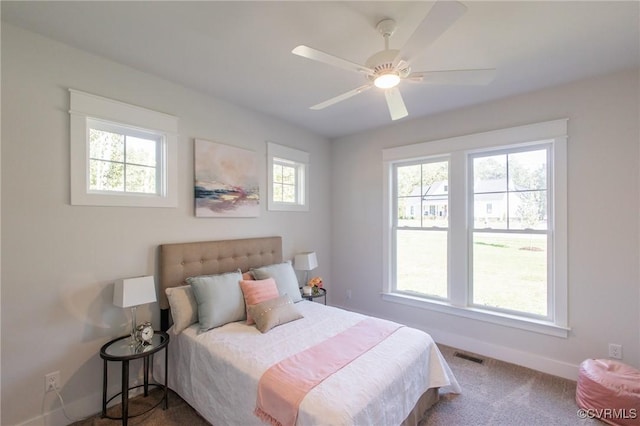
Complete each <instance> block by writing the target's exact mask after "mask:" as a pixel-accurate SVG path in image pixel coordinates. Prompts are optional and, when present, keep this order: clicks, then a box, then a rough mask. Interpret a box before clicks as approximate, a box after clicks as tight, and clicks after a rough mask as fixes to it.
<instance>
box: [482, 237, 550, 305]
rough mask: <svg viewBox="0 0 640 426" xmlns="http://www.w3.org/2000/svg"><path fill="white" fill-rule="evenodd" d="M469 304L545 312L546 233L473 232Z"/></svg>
mask: <svg viewBox="0 0 640 426" xmlns="http://www.w3.org/2000/svg"><path fill="white" fill-rule="evenodd" d="M473 303H474V304H476V305H481V306H487V307H494V308H500V309H506V310H511V311H518V312H524V313H527V314H532V315H540V316H546V315H547V236H546V235H540V234H494V233H491V234H488V233H481V232H474V233H473Z"/></svg>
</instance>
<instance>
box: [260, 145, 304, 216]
mask: <svg viewBox="0 0 640 426" xmlns="http://www.w3.org/2000/svg"><path fill="white" fill-rule="evenodd" d="M275 158H280V159H282V160H288V161H292V162H293V163H295V166H296V173H297V177H296V180H297V182H298V183H297V188H296V190H297V199H298V200H299V201H298V202H297V203H282V202H277V201H275V200H274V199H273V164H274V159H275ZM267 186H268V187H269V189H268V191H267V193H268V194H269V195H268V197H267V208H268V210H272V211H308V210H309V153H308V152H304V151H301V150H299V149H295V148H289V147H287V146H283V145H278V144H276V143H273V142H267Z"/></svg>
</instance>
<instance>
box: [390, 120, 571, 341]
mask: <svg viewBox="0 0 640 426" xmlns="http://www.w3.org/2000/svg"><path fill="white" fill-rule="evenodd" d="M383 159H384V161H385V163H384V164H385V165H384V169H385V174H386V177H385V212H387V214H386V215H385V220H386V222H387V224H388V228H387V229H388V232H385V235H384V250H385V252H384V259H385V262H384V267H385V280H386V282H385V286H384V289H383V299H384V300H387V301H392V302H397V303H404V304H409V305H413V306H418V307H422V308H426V309H433V310H437V311H441V312H447V313H452V314H455V315H460V316H466V317H469V318H474V319H478V320H484V321H488V322H494V323H498V324H502V325H507V326H513V327H517V328H523V329H527V330H533V331H538V332H542V333H546V334H551V335H556V336H564V337H566V335H567V331H568V325H567V317H568V315H567V280H566V231H567V229H566V120H558V121H554V122H546V123H539V124H536V125H530V126H522V127H517V128H511V129H504V130H498V131H494V132H488V133H482V134H477V135H468V136H464V137H459V138H453V139H448V140H442V141H434V142H428V143H422V144H415V145H409V146H405V147H397V148H389V149H386V150H384V152H383ZM434 171H437V172H434ZM419 204H421V205H422V211H423V212H424V213H423V215H422V216H421V217H420V218H407V217H404V216H403V212H404V211H405V210H406V206H407V205H419Z"/></svg>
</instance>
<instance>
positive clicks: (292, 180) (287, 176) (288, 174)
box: [282, 166, 296, 185]
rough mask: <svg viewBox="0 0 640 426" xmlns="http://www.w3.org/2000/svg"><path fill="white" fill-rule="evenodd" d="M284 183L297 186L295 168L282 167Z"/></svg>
mask: <svg viewBox="0 0 640 426" xmlns="http://www.w3.org/2000/svg"><path fill="white" fill-rule="evenodd" d="M282 182H283V183H286V184H289V185H295V184H296V169H295V167H290V166H282Z"/></svg>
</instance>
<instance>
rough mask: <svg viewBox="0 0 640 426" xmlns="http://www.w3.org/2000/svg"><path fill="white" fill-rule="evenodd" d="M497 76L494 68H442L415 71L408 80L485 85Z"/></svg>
mask: <svg viewBox="0 0 640 426" xmlns="http://www.w3.org/2000/svg"><path fill="white" fill-rule="evenodd" d="M495 76H496V70H495V69H494V68H487V69H475V70H474V69H471V70H442V71H425V72H414V73H411V74H409V75H408V76H407V77H406V80H408V81H416V82H419V83H427V84H460V85H470V86H474V85H477V86H483V85H487V84H489V83H491V82H492V81H493V79H494V78H495Z"/></svg>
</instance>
